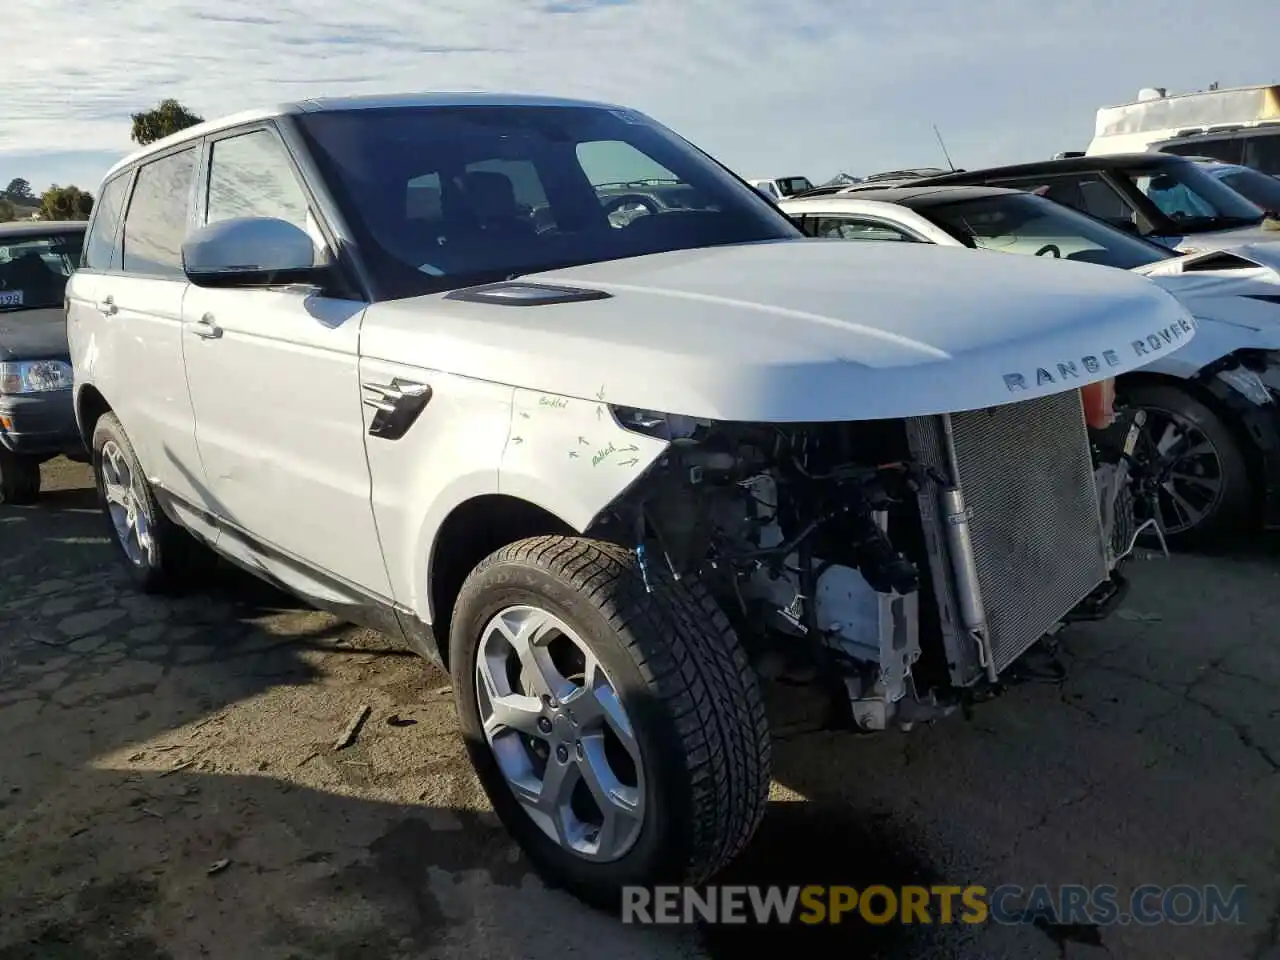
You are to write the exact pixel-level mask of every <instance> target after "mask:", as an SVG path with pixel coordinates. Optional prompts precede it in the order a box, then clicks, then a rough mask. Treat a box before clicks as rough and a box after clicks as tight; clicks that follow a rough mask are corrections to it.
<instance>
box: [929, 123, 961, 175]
mask: <svg viewBox="0 0 1280 960" xmlns="http://www.w3.org/2000/svg"><path fill="white" fill-rule="evenodd" d="M933 134H934V136H936V137H937V138H938V146H940V147H941V148H942V155H943V156H944V157H946V158H947V166H948V167H950V168H951V172H952V173H955V172H956V165H955V164H954V163H952V162H951V154H949V153H947V145H946V144H945V143H943V142H942V134H941V133H939V132H938V125H937V124H936V123H935V124H934V125H933Z"/></svg>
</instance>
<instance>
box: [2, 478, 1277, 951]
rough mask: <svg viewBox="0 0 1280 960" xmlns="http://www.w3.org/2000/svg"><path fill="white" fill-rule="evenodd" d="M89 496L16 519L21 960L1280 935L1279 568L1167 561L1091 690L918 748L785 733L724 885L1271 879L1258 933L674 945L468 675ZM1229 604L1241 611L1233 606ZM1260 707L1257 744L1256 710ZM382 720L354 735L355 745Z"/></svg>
mask: <svg viewBox="0 0 1280 960" xmlns="http://www.w3.org/2000/svg"><path fill="white" fill-rule="evenodd" d="M76 483H79V484H80V485H81V489H76ZM83 483H84V480H83V478H81V479H80V480H78V481H77V480H75V479H74V478H73V480H72V481H70V482H68V483H67V484H66V486H65V487H63V488H62V489H59V488H58V486H57V485H56V484H55V485H54V488H53V489H52V490H51V491H50V492H49V493H48V494H46V496H45V498H44V500H43V501H42V503H41V505H40V506H38V507H34V508H22V509H17V508H0V539H3V541H4V543H5V544H6V550H5V551H4V554H3V556H0V838H2V839H0V842H2V843H3V845H4V849H5V863H6V868H5V870H3V871H0V960H18V958H23V960H27V958H31V960H35V958H39V960H71V958H75V960H80V958H90V957H92V958H95V960H126V958H128V960H149V958H155V960H159V958H174V960H179V958H182V960H185V958H187V957H215V958H221V957H228V958H240V957H246V956H253V957H255V958H264V960H272V958H280V960H290V958H299V960H301V958H333V960H365V958H369V960H373V958H377V960H389V958H401V957H403V958H418V957H432V958H435V957H441V958H446V957H454V956H458V957H462V956H466V957H468V958H470V957H474V956H493V957H500V956H501V957H508V956H509V957H529V958H536V957H543V956H546V957H551V956H561V955H562V954H563V953H564V952H565V945H566V942H569V943H573V944H577V945H579V946H580V947H581V949H582V950H583V951H585V952H586V954H587V955H590V956H593V957H596V956H600V957H606V956H607V957H619V958H623V957H636V958H641V957H643V958H666V957H671V958H674V957H692V956H711V957H716V958H728V957H737V956H740V955H741V954H743V953H744V952H746V951H747V950H748V949H751V948H755V949H760V948H764V949H768V950H773V951H777V950H780V949H792V950H796V949H799V950H805V951H809V952H811V953H813V954H814V955H821V956H825V955H828V954H836V953H837V952H838V953H839V954H840V955H843V956H848V957H852V958H857V957H881V958H908V957H930V958H933V957H983V958H987V957H998V956H1010V957H1018V958H1020V960H1035V958H1039V957H1044V958H1050V960H1051V958H1055V957H1067V956H1070V957H1072V958H1073V960H1074V958H1077V957H1086V958H1087V957H1090V956H1095V955H1096V956H1106V955H1108V954H1109V955H1111V956H1124V957H1136V958H1143V957H1153V958H1154V957H1160V958H1162V960H1163V958H1172V957H1181V956H1187V957H1192V956H1195V957H1203V956H1221V957H1227V956H1241V957H1245V956H1253V957H1257V958H1262V957H1263V956H1264V953H1265V950H1267V949H1270V948H1271V947H1273V946H1274V939H1275V935H1276V933H1275V928H1274V927H1270V928H1269V927H1268V926H1267V922H1266V919H1267V916H1268V914H1269V913H1270V910H1271V907H1272V905H1274V904H1275V903H1276V902H1277V899H1276V898H1277V896H1278V895H1280V891H1278V890H1277V889H1276V886H1277V885H1276V879H1275V878H1276V874H1277V870H1276V859H1275V857H1276V852H1277V849H1278V848H1280V844H1277V830H1276V825H1275V821H1274V811H1275V810H1276V809H1280V789H1278V784H1280V777H1278V776H1276V774H1277V769H1280V768H1278V767H1277V765H1276V763H1275V758H1276V757H1277V756H1280V742H1275V743H1274V746H1273V741H1271V740H1268V739H1267V736H1268V735H1267V733H1266V729H1267V728H1266V725H1265V723H1264V721H1265V720H1266V719H1267V714H1266V710H1271V711H1274V712H1273V713H1272V714H1270V719H1271V729H1272V731H1273V732H1274V728H1275V723H1274V718H1275V717H1276V716H1280V696H1278V695H1277V690H1280V670H1276V671H1275V673H1274V674H1273V673H1269V672H1268V671H1269V670H1273V669H1275V666H1274V661H1273V660H1272V659H1268V655H1267V653H1266V652H1265V651H1266V649H1268V648H1269V649H1271V650H1272V651H1274V649H1275V648H1276V647H1277V644H1276V643H1275V633H1274V628H1273V627H1271V622H1272V620H1271V618H1272V617H1273V616H1274V614H1275V612H1276V610H1275V606H1276V603H1275V602H1274V601H1272V600H1270V599H1269V598H1268V599H1266V600H1265V602H1263V601H1259V600H1258V594H1259V593H1260V592H1261V591H1264V590H1265V589H1266V588H1267V587H1270V588H1271V594H1270V595H1271V596H1274V595H1275V593H1274V580H1271V579H1270V577H1272V576H1273V571H1272V570H1271V566H1270V565H1269V564H1267V563H1260V562H1255V561H1254V560H1249V559H1246V560H1242V561H1233V562H1232V564H1229V565H1228V566H1229V570H1228V573H1229V574H1230V577H1229V578H1226V579H1224V578H1223V577H1222V575H1221V574H1220V573H1219V572H1216V571H1217V570H1218V568H1217V566H1215V565H1214V564H1211V563H1210V562H1209V561H1207V560H1203V559H1198V558H1192V559H1190V560H1187V561H1176V562H1175V563H1174V564H1171V565H1170V566H1168V567H1161V568H1159V569H1157V570H1156V572H1155V573H1151V572H1150V571H1149V570H1140V571H1139V575H1138V579H1139V585H1138V588H1137V589H1135V594H1134V599H1133V600H1132V601H1131V606H1132V608H1133V610H1134V611H1136V612H1137V613H1138V614H1141V615H1142V616H1141V617H1140V618H1131V619H1123V618H1121V619H1117V620H1116V621H1115V622H1113V623H1108V624H1105V625H1099V626H1096V627H1092V626H1091V627H1085V628H1080V629H1079V630H1078V631H1075V632H1073V633H1072V634H1071V635H1069V636H1068V637H1067V638H1066V640H1064V643H1063V651H1062V657H1063V660H1064V662H1065V663H1066V664H1067V666H1068V668H1069V671H1070V672H1069V676H1068V679H1067V681H1066V682H1065V683H1064V684H1063V685H1061V686H1054V687H1048V686H1029V687H1023V688H1019V689H1016V690H1013V691H1011V692H1010V694H1009V695H1008V696H1006V697H1005V698H1003V699H1002V700H1000V701H997V702H995V703H993V704H990V705H988V706H986V707H985V708H983V709H981V710H979V711H977V712H976V713H975V714H974V716H973V717H972V718H970V719H967V720H966V719H962V718H957V719H956V720H955V721H953V722H948V723H945V724H940V725H938V726H935V727H932V728H927V729H919V730H916V731H914V732H913V733H912V734H910V735H890V736H885V737H878V738H872V739H864V738H855V737H852V736H849V735H843V734H829V733H803V734H795V735H793V736H792V737H791V738H790V739H787V740H784V741H781V742H779V743H778V744H777V745H776V747H775V767H776V770H775V773H776V779H777V781H778V784H779V790H778V797H777V799H776V800H775V801H774V802H773V803H771V805H770V810H769V814H768V817H767V819H766V821H765V824H764V826H763V827H762V829H761V831H760V833H759V834H758V836H757V838H756V840H755V842H754V843H753V844H752V845H751V847H750V848H749V849H748V850H747V851H746V853H745V854H744V855H743V856H742V858H741V859H740V860H739V861H738V862H737V863H735V864H734V865H733V866H732V867H731V868H730V869H729V870H728V871H727V872H726V873H725V874H724V875H723V876H721V877H719V878H717V880H716V882H717V883H720V884H784V885H788V884H797V885H810V884H839V885H849V886H854V887H857V888H865V887H867V886H869V885H886V886H889V887H891V888H892V887H899V886H901V885H908V884H910V885H924V886H931V885H934V884H939V883H943V884H955V885H966V884H971V883H979V884H984V885H987V886H988V887H990V886H995V885H997V884H1000V883H1020V884H1023V885H1024V886H1028V887H1029V886H1031V885H1033V884H1035V883H1048V884H1051V885H1057V884H1063V883H1104V882H1106V883H1115V884H1117V885H1119V886H1121V887H1122V888H1123V887H1124V886H1125V885H1126V884H1128V885H1136V884H1138V883H1149V882H1155V883H1164V884H1172V883H1200V884H1203V883H1220V884H1223V885H1228V886H1230V885H1234V884H1235V883H1241V882H1243V883H1249V884H1250V885H1251V886H1252V887H1253V888H1254V890H1255V891H1256V893H1257V900H1256V908H1255V911H1254V915H1252V916H1251V917H1250V923H1249V925H1248V926H1247V927H1246V928H1243V929H1225V930H1224V929H1217V930H1213V929H1203V928H1201V929H1193V930H1188V929H1181V930H1173V929H1171V928H1157V929H1152V930H1145V931H1136V930H1130V929H1119V928H1109V929H1106V930H1102V931H1096V930H1094V931H1088V930H1069V931H1066V930H1052V929H1049V930H1044V929H1031V928H1026V927H1021V928H995V927H983V928H958V927H952V928H946V929H944V928H938V927H934V928H923V927H903V926H901V925H898V924H887V925H875V924H869V923H867V922H865V921H862V920H860V919H858V918H852V919H849V920H846V922H845V923H842V924H841V925H840V926H838V927H826V928H816V929H797V928H796V927H795V926H794V925H793V926H791V927H788V928H785V929H783V928H761V927H756V926H732V925H729V926H725V925H721V926H718V927H703V928H700V929H696V930H690V929H671V928H661V929H659V928H642V927H635V926H625V925H622V924H620V923H618V922H617V921H616V919H614V918H612V917H609V916H605V915H602V914H600V913H597V912H594V911H591V910H588V909H587V908H585V907H582V906H581V905H580V904H578V903H577V902H575V901H572V900H570V899H569V898H567V897H565V896H563V895H561V894H559V893H557V892H554V891H550V890H548V889H546V888H545V887H544V886H543V885H542V884H541V883H540V882H538V881H537V880H536V879H535V878H534V877H533V876H532V875H531V874H530V872H529V870H528V866H527V864H526V862H525V860H524V859H523V857H522V856H521V855H520V854H519V852H518V851H517V850H516V849H515V848H514V846H513V845H512V844H511V842H510V840H509V839H508V837H507V835H506V834H505V832H504V831H502V830H501V829H500V828H499V826H498V825H497V823H496V821H495V820H494V818H493V817H492V815H491V814H489V813H488V812H487V804H486V803H485V802H484V800H483V798H482V797H481V795H480V793H479V791H478V786H477V784H476V782H475V780H474V777H473V776H472V775H471V773H470V769H469V767H468V766H467V764H466V761H465V759H464V756H463V753H462V749H461V745H460V743H459V742H458V737H457V731H456V726H455V724H454V720H453V713H452V710H453V706H452V698H451V696H450V694H449V690H448V678H447V677H445V676H443V675H442V674H440V673H439V672H437V671H435V670H434V669H433V668H431V667H430V666H429V665H427V664H425V663H423V662H421V661H419V660H417V659H416V658H413V657H411V656H408V655H406V654H404V652H403V651H400V650H397V649H394V648H393V647H391V646H390V644H389V643H388V642H387V641H386V640H385V639H384V638H382V637H379V636H377V635H375V634H372V633H370V632H368V631H362V630H358V629H356V628H352V627H349V626H345V625H342V624H340V623H338V622H336V621H334V620H333V619H332V618H330V617H328V616H326V615H323V614H319V613H315V612H312V611H309V610H306V609H304V608H301V607H300V606H299V605H298V604H296V603H295V602H294V601H292V600H291V599H289V598H286V597H284V596H282V595H280V594H278V593H276V592H275V591H274V590H272V589H270V588H268V587H265V586H263V585H261V584H260V583H258V582H257V581H256V580H253V579H252V578H249V577H247V576H244V575H242V574H239V573H238V572H235V571H230V570H228V571H226V572H225V573H224V574H222V575H220V576H218V577H217V578H215V580H214V581H213V582H211V583H210V584H209V587H208V589H207V590H206V591H203V592H202V593H199V594H193V595H190V596H187V597H183V598H179V599H177V600H153V599H150V598H144V597H139V596H136V595H134V594H133V593H132V592H131V591H130V590H129V589H128V587H127V586H126V584H125V582H124V581H123V578H122V577H120V576H119V575H118V573H117V571H116V568H115V559H114V556H113V555H112V551H113V549H114V547H113V546H112V545H111V544H110V543H109V542H108V541H107V539H106V535H105V534H106V528H105V525H104V521H103V520H102V518H101V517H100V515H99V514H98V513H97V511H96V508H95V507H94V505H93V499H92V492H91V491H88V490H85V489H83ZM10 544H19V546H17V547H16V548H15V547H11V546H9V545H10ZM1175 576H1176V578H1177V580H1176V582H1175V581H1173V580H1172V579H1171V578H1174V577H1175ZM1222 609H1227V610H1232V609H1235V610H1238V611H1241V612H1240V613H1239V616H1238V617H1237V618H1236V619H1235V620H1228V621H1227V622H1226V623H1225V624H1224V622H1223V621H1222V619H1221V617H1219V618H1218V619H1217V620H1214V619H1211V618H1210V617H1209V616H1208V613H1209V612H1210V611H1215V610H1216V611H1218V612H1221V610H1222ZM1153 616H1155V617H1157V618H1158V619H1154V620H1153V619H1151V617H1153ZM1224 631H1225V639H1224V638H1223V637H1224ZM1264 631H1265V632H1264ZM1272 656H1274V654H1272ZM1246 683H1250V684H1258V685H1259V689H1258V691H1255V692H1254V694H1253V695H1252V699H1249V698H1248V697H1245V696H1244V695H1243V694H1242V693H1241V692H1240V690H1241V688H1240V686H1239V685H1241V684H1246ZM1250 689H1252V688H1250ZM1246 702H1248V703H1251V704H1253V705H1254V706H1256V707H1257V708H1258V709H1260V710H1262V711H1263V713H1262V715H1261V719H1258V720H1257V721H1256V723H1255V719H1254V718H1253V715H1252V714H1249V713H1247V712H1246V713H1241V714H1238V715H1237V714H1235V713H1232V712H1231V710H1232V709H1233V708H1232V706H1231V704H1232V703H1236V706H1237V707H1238V708H1239V709H1244V707H1243V704H1245V703H1246ZM364 706H368V707H369V708H370V710H369V714H368V719H367V720H366V721H365V723H364V725H363V727H362V728H361V730H360V731H359V733H358V735H357V737H356V739H355V742H354V743H353V744H352V745H351V746H349V747H347V748H345V749H342V750H337V749H335V748H334V739H335V737H337V736H338V734H339V733H340V732H341V731H342V729H343V728H344V727H345V726H346V725H347V724H348V722H349V721H350V719H351V718H352V717H353V716H354V715H357V714H358V713H359V712H360V708H362V707H364ZM1273 751H1275V752H1273ZM1268 811H1269V812H1268ZM1268 931H1269V932H1268ZM1268 938H1269V939H1268ZM1099 944H1100V946H1099ZM1268 944H1269V945H1268ZM1104 951H1105V952H1104Z"/></svg>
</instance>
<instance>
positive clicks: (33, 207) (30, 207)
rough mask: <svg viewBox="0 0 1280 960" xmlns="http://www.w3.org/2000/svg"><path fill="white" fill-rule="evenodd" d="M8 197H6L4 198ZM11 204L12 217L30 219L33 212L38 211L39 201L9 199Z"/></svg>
mask: <svg viewBox="0 0 1280 960" xmlns="http://www.w3.org/2000/svg"><path fill="white" fill-rule="evenodd" d="M5 199H6V200H7V199H8V198H7V197H6V198H5ZM8 202H9V203H11V204H13V218H14V219H15V220H30V219H31V218H32V217H33V216H34V215H35V214H37V213H39V212H40V201H38V200H37V201H36V202H35V203H32V202H31V201H30V200H9V201H8Z"/></svg>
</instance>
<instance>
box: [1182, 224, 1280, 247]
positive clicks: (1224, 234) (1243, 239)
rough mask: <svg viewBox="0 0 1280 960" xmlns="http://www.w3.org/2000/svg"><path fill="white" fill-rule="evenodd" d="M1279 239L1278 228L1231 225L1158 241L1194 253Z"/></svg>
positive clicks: (1279, 230)
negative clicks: (1225, 227) (1224, 228)
mask: <svg viewBox="0 0 1280 960" xmlns="http://www.w3.org/2000/svg"><path fill="white" fill-rule="evenodd" d="M1277 241H1280V229H1276V228H1274V227H1273V228H1267V227H1262V226H1257V227H1232V228H1231V229H1230V230H1211V231H1208V232H1207V233H1188V234H1186V235H1185V236H1181V237H1164V238H1161V240H1160V241H1159V242H1160V243H1162V244H1164V245H1165V246H1168V247H1172V248H1173V249H1174V250H1180V251H1186V252H1190V253H1196V252H1199V251H1201V250H1228V249H1232V250H1234V249H1236V248H1238V247H1240V246H1241V245H1243V244H1255V243H1276V242H1277Z"/></svg>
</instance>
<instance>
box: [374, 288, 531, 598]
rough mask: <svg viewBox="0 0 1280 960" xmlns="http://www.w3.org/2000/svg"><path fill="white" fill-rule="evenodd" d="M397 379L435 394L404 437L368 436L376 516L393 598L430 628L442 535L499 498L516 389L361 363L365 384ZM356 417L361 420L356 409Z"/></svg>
mask: <svg viewBox="0 0 1280 960" xmlns="http://www.w3.org/2000/svg"><path fill="white" fill-rule="evenodd" d="M373 309H376V307H375V308H373ZM374 339H375V340H376V337H375V338H374ZM396 377H401V378H403V379H406V380H412V381H415V382H417V383H425V384H427V385H429V386H430V387H431V390H432V395H431V401H430V403H429V404H428V405H427V408H426V410H424V411H423V412H422V414H421V415H420V416H419V417H418V420H417V421H416V422H415V423H414V425H413V427H412V428H411V429H410V430H409V432H408V433H407V434H406V435H405V436H404V437H403V438H401V439H399V440H385V439H380V438H378V437H371V436H368V435H367V434H366V437H365V448H366V450H367V455H368V465H369V473H370V476H371V478H372V488H371V493H372V504H373V515H374V518H375V521H376V523H377V528H378V535H379V538H380V541H381V544H382V552H383V556H384V557H385V560H386V569H387V573H388V576H389V577H390V581H391V595H392V597H393V598H394V599H395V600H396V601H397V602H398V603H401V604H403V605H405V606H407V607H409V608H410V609H412V610H413V611H414V613H415V614H417V615H418V616H419V617H420V618H421V619H422V620H423V621H425V622H427V623H430V622H431V611H430V600H429V591H428V586H429V584H430V583H431V575H430V564H431V560H432V549H433V546H434V544H435V541H436V534H437V533H438V532H439V530H440V527H441V525H442V524H443V523H444V522H445V520H446V519H447V518H448V516H449V514H450V513H452V512H453V511H454V510H455V509H456V508H457V507H459V506H461V505H462V504H463V503H466V502H467V501H468V500H471V499H473V498H475V497H480V496H484V495H486V494H496V493H497V492H498V470H499V467H500V466H501V463H502V454H503V450H504V449H505V448H506V444H507V438H508V437H509V436H510V434H511V395H512V388H511V387H508V386H505V385H503V384H499V383H489V382H486V381H484V380H473V379H469V378H466V377H457V376H453V375H451V374H448V373H444V372H442V371H440V370H436V369H431V368H429V367H425V366H423V365H419V364H408V363H401V362H397V361H394V360H383V359H377V358H374V357H368V356H366V357H364V358H362V359H361V361H360V379H361V381H362V382H364V383H390V382H391V380H393V379H394V378H396ZM356 406H358V407H360V409H362V410H363V411H364V414H363V419H362V420H361V428H362V429H364V430H367V429H368V425H369V420H370V418H371V416H372V415H373V410H371V409H370V408H368V407H364V406H363V405H361V404H360V403H359V401H356ZM352 415H354V416H356V417H357V418H359V417H361V415H360V414H359V413H357V412H356V410H355V408H354V407H353V409H352Z"/></svg>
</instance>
